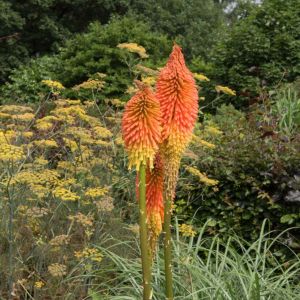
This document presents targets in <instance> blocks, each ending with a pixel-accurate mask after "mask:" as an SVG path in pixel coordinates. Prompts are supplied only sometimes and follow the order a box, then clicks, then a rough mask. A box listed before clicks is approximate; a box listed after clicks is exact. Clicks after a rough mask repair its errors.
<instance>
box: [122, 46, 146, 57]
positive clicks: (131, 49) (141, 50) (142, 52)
mask: <svg viewBox="0 0 300 300" xmlns="http://www.w3.org/2000/svg"><path fill="white" fill-rule="evenodd" d="M117 47H118V48H120V49H126V50H127V51H129V52H132V53H137V54H138V55H139V56H140V57H141V58H147V57H149V55H148V54H147V53H146V49H145V48H144V47H143V46H140V45H138V44H137V43H122V44H119V45H118V46H117Z"/></svg>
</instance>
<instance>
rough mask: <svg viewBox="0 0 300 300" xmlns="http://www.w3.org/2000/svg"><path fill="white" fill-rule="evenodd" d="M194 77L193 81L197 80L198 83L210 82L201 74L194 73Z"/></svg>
mask: <svg viewBox="0 0 300 300" xmlns="http://www.w3.org/2000/svg"><path fill="white" fill-rule="evenodd" d="M194 77H195V79H197V80H199V81H210V79H209V78H208V77H206V76H205V75H203V74H200V73H194Z"/></svg>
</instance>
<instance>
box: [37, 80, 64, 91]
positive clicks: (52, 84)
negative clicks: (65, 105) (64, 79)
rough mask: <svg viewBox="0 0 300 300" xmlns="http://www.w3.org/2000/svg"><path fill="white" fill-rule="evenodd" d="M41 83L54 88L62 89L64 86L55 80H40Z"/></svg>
mask: <svg viewBox="0 0 300 300" xmlns="http://www.w3.org/2000/svg"><path fill="white" fill-rule="evenodd" d="M42 83H43V84H45V85H47V86H48V87H50V88H52V89H56V90H63V89H64V88H65V87H64V86H63V85H62V84H61V83H60V82H58V81H55V80H48V79H47V80H42Z"/></svg>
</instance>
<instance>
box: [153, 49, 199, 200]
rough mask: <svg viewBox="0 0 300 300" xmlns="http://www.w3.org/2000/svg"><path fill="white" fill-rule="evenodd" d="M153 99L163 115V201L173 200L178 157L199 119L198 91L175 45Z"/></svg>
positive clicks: (159, 79) (160, 75) (161, 74)
mask: <svg viewBox="0 0 300 300" xmlns="http://www.w3.org/2000/svg"><path fill="white" fill-rule="evenodd" d="M156 97H157V98H158V100H159V103H160V109H161V113H162V140H163V144H162V147H161V149H162V154H163V157H164V159H165V173H166V186H167V189H166V193H167V194H166V197H169V198H171V199H173V198H174V195H175V187H176V182H177V177H178V169H179V164H180V160H181V156H182V154H183V152H184V150H185V148H186V146H187V144H188V143H189V141H190V140H191V138H192V132H193V129H194V126H195V123H196V120H197V115H198V90H197V87H196V83H195V80H194V77H193V74H192V73H191V72H190V71H189V69H188V68H187V67H186V65H185V61H184V57H183V54H182V52H181V48H180V47H179V46H178V45H174V47H173V51H172V53H171V55H170V57H169V60H168V62H167V64H166V66H165V67H164V68H163V69H162V70H161V72H160V74H159V78H158V81H157V85H156Z"/></svg>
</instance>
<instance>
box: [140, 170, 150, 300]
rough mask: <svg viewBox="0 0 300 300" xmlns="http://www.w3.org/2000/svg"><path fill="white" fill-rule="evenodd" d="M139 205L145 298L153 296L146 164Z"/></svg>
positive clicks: (141, 181)
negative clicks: (148, 233) (148, 231)
mask: <svg viewBox="0 0 300 300" xmlns="http://www.w3.org/2000/svg"><path fill="white" fill-rule="evenodd" d="M139 206H140V243H141V253H142V269H143V287H144V291H143V300H150V299H151V298H152V287H151V257H150V247H149V245H148V235H147V213H146V166H145V165H141V166H140V171H139Z"/></svg>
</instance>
